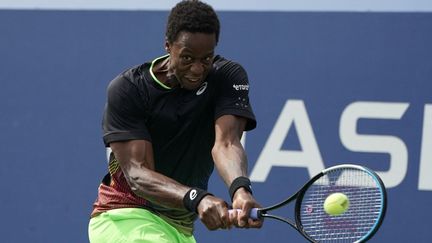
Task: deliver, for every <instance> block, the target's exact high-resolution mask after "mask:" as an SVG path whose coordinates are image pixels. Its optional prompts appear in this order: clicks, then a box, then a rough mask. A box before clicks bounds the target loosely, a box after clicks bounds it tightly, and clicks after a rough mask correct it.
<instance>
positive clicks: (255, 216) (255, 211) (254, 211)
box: [228, 208, 259, 219]
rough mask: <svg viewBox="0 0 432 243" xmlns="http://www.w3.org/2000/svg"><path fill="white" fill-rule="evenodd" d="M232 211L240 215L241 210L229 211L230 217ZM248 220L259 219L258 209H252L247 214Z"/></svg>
mask: <svg viewBox="0 0 432 243" xmlns="http://www.w3.org/2000/svg"><path fill="white" fill-rule="evenodd" d="M234 210H237V212H238V213H240V212H241V211H242V210H241V209H230V210H228V213H229V214H230V215H231V214H233V213H234ZM249 218H251V219H259V216H258V208H252V209H251V211H250V214H249Z"/></svg>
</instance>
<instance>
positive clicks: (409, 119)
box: [0, 10, 432, 242]
mask: <svg viewBox="0 0 432 243" xmlns="http://www.w3.org/2000/svg"><path fill="white" fill-rule="evenodd" d="M167 14H168V12H165V11H160V12H159V11H129V12H116V11H14V10H0V56H1V58H0V84H1V86H0V131H1V134H0V144H1V146H0V154H1V158H2V159H1V160H2V166H1V167H0V182H1V196H0V207H1V209H2V220H1V221H0V226H1V227H0V235H1V236H2V237H1V241H2V242H87V223H88V218H89V213H90V211H91V204H92V203H93V201H94V199H95V197H96V193H97V186H98V183H99V181H100V179H101V178H102V176H103V175H104V173H105V171H106V155H105V148H104V146H103V143H102V139H101V128H100V123H101V115H102V111H103V106H104V100H105V88H106V85H107V84H108V82H109V81H110V80H111V79H112V78H113V77H114V76H115V75H117V74H118V73H119V72H121V71H122V70H124V69H125V68H127V67H129V66H132V65H135V64H139V63H142V62H144V61H148V60H151V59H153V58H154V57H156V56H159V55H161V54H164V52H163V41H164V26H165V19H166V16H167ZM220 18H221V21H222V33H221V40H220V44H219V46H218V48H217V52H218V53H219V54H222V55H223V56H225V57H228V58H231V59H234V60H236V61H238V62H240V63H242V64H243V66H244V67H245V68H246V69H247V70H248V73H249V77H250V81H251V98H252V102H253V105H254V109H255V112H256V116H257V119H258V121H259V125H258V128H257V129H256V130H254V131H252V132H250V133H248V134H247V138H246V149H247V152H248V155H249V163H250V170H252V169H253V168H254V165H255V163H256V161H257V158H258V156H259V155H260V153H261V152H262V150H263V147H264V145H265V143H266V141H267V139H268V138H269V135H270V133H271V131H272V130H273V127H274V125H275V122H276V120H277V118H278V117H279V115H280V113H281V111H282V108H283V107H284V104H285V102H286V101H287V100H300V101H302V102H303V103H304V104H305V108H306V110H307V114H308V117H309V119H310V123H311V125H312V128H313V132H314V135H315V138H316V143H317V145H318V147H319V151H320V155H321V156H322V159H323V161H324V165H325V166H326V167H328V166H331V165H334V164H338V163H342V162H354V163H359V164H364V165H367V166H369V167H371V168H372V169H375V170H377V171H387V170H389V167H390V163H391V162H390V161H391V158H390V157H389V155H388V154H386V153H368V152H354V151H350V150H349V149H347V148H345V147H344V146H343V144H342V143H341V140H340V135H339V126H340V117H341V114H342V112H343V111H344V109H345V108H346V107H347V106H348V105H349V104H351V103H353V102H356V101H379V102H404V103H408V104H409V107H408V108H407V110H406V112H405V113H404V115H403V117H402V118H401V119H396V120H365V121H362V122H361V123H359V128H358V132H359V133H364V134H384V135H392V136H396V137H399V138H400V139H401V140H402V141H403V142H404V143H405V144H406V147H407V151H408V168H407V174H406V175H405V177H404V180H403V181H402V182H401V183H400V184H398V185H397V186H394V187H391V188H389V189H388V194H389V208H388V215H387V218H386V219H385V221H384V224H383V226H382V228H381V229H380V231H379V232H378V233H377V235H376V236H375V238H374V239H373V240H372V242H408V241H411V242H428V237H427V236H428V235H429V234H427V231H428V230H430V223H429V218H430V216H432V215H431V213H430V210H429V208H430V205H431V204H432V192H431V190H427V189H426V190H425V189H419V187H418V183H419V174H420V173H421V172H420V171H419V170H420V155H421V153H422V152H423V153H424V150H422V149H421V146H422V144H421V142H422V128H423V124H424V123H425V122H426V123H428V124H430V123H431V121H430V120H426V121H423V116H424V107H425V106H426V105H427V104H432V95H431V90H432V47H431V43H432V14H430V13H331V12H327V13H324V12H321V13H318V12H314V13H312V12H220ZM299 136H300V135H299V134H298V133H297V131H296V129H295V127H292V128H291V129H290V131H289V133H288V136H287V138H286V141H285V143H284V146H283V147H282V148H280V149H281V150H301V149H302V147H301V146H300V144H299ZM425 136H426V137H429V138H430V137H432V134H430V133H429V134H425V135H423V138H424V137H425ZM426 149H427V150H432V148H431V147H427V148H426ZM430 163H432V161H427V164H430ZM426 173H427V175H430V174H431V173H432V171H427V172H426ZM308 178H309V174H308V171H307V169H306V168H301V167H298V168H294V167H291V168H289V167H273V168H272V170H271V171H270V174H269V175H268V177H267V178H266V180H265V181H264V182H256V183H254V188H255V189H254V191H255V195H256V197H257V198H258V199H260V201H261V203H262V204H263V205H268V204H272V203H275V202H277V201H279V200H281V199H282V198H281V196H283V195H288V194H290V193H292V192H294V191H295V190H297V188H298V187H299V186H301V185H302V184H303V183H304V182H305V181H306V180H307V179H308ZM211 181H212V184H211V186H210V190H211V191H212V192H213V193H215V194H217V195H219V196H221V197H223V198H225V199H228V195H227V192H226V189H225V188H224V186H223V185H222V183H221V180H220V179H219V177H218V175H217V173H215V174H214V176H213V177H212V178H211ZM431 187H432V185H429V188H431ZM281 188H283V191H282V192H281V191H280V189H281ZM287 213H291V211H289V212H287ZM196 238H197V240H198V241H199V242H222V241H225V242H251V241H261V242H282V241H284V240H285V239H289V240H290V242H302V241H303V239H302V238H301V237H300V236H299V235H298V233H297V232H295V231H293V230H291V229H289V230H286V226H285V225H282V224H280V223H278V222H270V221H268V222H266V224H265V225H264V227H263V228H262V229H261V230H239V229H233V230H231V231H217V232H209V231H208V230H207V229H205V227H204V226H203V225H202V224H201V223H198V224H197V232H196Z"/></svg>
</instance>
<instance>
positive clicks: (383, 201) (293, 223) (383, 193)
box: [257, 164, 387, 242]
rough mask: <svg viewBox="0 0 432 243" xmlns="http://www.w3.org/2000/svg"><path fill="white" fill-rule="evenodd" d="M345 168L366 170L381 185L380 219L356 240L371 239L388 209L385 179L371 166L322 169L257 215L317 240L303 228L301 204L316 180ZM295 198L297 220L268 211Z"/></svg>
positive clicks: (345, 165) (307, 237)
mask: <svg viewBox="0 0 432 243" xmlns="http://www.w3.org/2000/svg"><path fill="white" fill-rule="evenodd" d="M343 168H352V169H357V170H362V171H365V172H366V173H368V174H369V175H371V176H372V178H374V180H375V182H376V183H377V184H378V185H380V186H379V189H380V191H381V214H380V216H379V217H378V220H377V221H376V222H375V224H374V225H373V227H372V228H371V230H370V231H369V233H368V234H366V235H364V236H363V237H362V238H360V239H359V240H357V241H356V242H365V241H367V240H368V239H370V238H371V237H372V236H373V235H374V234H375V233H376V232H377V231H378V229H379V227H380V226H381V224H382V222H383V220H384V217H385V213H386V210H387V192H386V189H385V185H384V183H383V181H382V180H381V178H380V177H379V176H378V174H377V173H375V172H374V171H372V170H370V169H369V168H367V167H364V166H360V165H355V164H341V165H336V166H332V167H329V168H327V169H324V170H322V171H321V172H320V173H318V174H317V175H315V176H314V177H312V178H311V179H310V180H309V181H308V182H306V183H305V184H304V185H303V186H302V187H301V188H300V189H299V190H298V191H297V192H296V193H295V194H293V195H291V196H290V197H288V198H287V199H285V200H283V201H282V202H280V203H277V204H274V205H272V206H269V207H265V208H259V209H257V217H258V218H260V219H262V218H273V219H276V220H279V221H282V222H285V223H287V224H288V225H290V226H291V227H293V228H294V229H295V230H297V231H298V232H299V233H300V234H302V235H303V236H304V237H305V238H306V239H307V240H309V241H310V242H317V241H316V240H315V239H313V238H312V237H311V236H309V235H308V234H307V233H306V232H305V230H304V229H303V226H302V223H301V219H300V214H301V210H302V209H301V205H302V200H303V197H304V195H305V192H306V191H307V189H308V188H309V187H310V186H311V185H312V184H313V183H314V182H315V181H317V180H318V179H319V178H321V177H322V176H324V175H325V174H327V173H329V172H330V171H333V170H338V169H343ZM293 200H296V202H295V206H294V219H295V221H292V220H290V219H287V218H284V217H281V216H277V215H272V214H269V213H267V212H268V211H271V210H274V209H277V208H280V207H283V206H285V205H286V204H288V203H290V202H292V201H293Z"/></svg>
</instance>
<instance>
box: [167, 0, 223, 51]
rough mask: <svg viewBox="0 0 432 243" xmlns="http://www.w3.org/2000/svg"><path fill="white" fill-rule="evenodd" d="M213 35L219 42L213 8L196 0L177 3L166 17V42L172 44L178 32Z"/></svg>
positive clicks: (217, 22)
mask: <svg viewBox="0 0 432 243" xmlns="http://www.w3.org/2000/svg"><path fill="white" fill-rule="evenodd" d="M182 31H185V32H190V33H206V34H213V33H214V34H215V37H216V43H217V42H218V41H219V31H220V24H219V19H218V17H217V15H216V13H215V11H214V10H213V8H212V7H211V6H210V5H208V4H206V3H203V2H201V1H198V0H184V1H181V2H179V3H178V4H177V5H176V6H175V7H174V8H173V9H171V13H170V15H169V17H168V23H167V28H166V33H165V36H166V40H167V41H168V42H170V43H173V42H174V41H176V40H177V38H178V35H179V33H180V32H182Z"/></svg>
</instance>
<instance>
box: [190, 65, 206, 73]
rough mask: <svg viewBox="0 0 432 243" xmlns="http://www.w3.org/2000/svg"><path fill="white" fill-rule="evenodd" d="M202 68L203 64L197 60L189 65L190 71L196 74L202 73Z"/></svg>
mask: <svg viewBox="0 0 432 243" xmlns="http://www.w3.org/2000/svg"><path fill="white" fill-rule="evenodd" d="M204 70H205V68H204V65H203V64H202V63H199V62H195V63H192V65H191V67H190V71H191V73H193V74H194V75H196V76H200V75H202V74H203V73H204Z"/></svg>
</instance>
